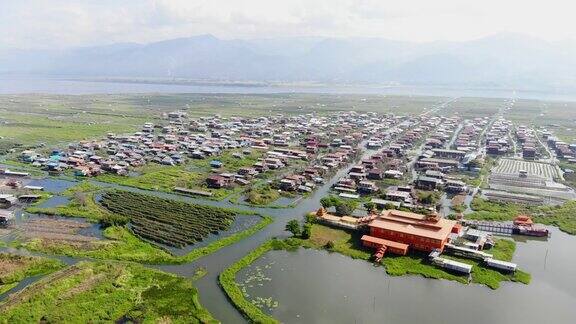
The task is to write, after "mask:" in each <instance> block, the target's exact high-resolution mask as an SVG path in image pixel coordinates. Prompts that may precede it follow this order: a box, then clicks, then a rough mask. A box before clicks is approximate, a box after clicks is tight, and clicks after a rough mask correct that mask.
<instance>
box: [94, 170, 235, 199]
mask: <svg viewBox="0 0 576 324" xmlns="http://www.w3.org/2000/svg"><path fill="white" fill-rule="evenodd" d="M135 172H136V173H140V175H136V176H121V175H116V174H110V173H106V174H102V175H99V176H97V177H96V180H99V181H102V182H109V183H116V184H119V185H122V186H127V187H133V188H138V189H142V190H150V191H162V192H169V193H173V192H174V187H182V188H187V189H196V190H202V191H207V192H211V193H212V197H210V199H215V200H221V199H224V198H226V197H228V196H229V195H230V194H232V193H234V192H236V191H238V190H237V189H233V188H221V189H213V188H208V187H207V186H206V184H205V183H204V181H205V179H206V177H205V176H203V175H202V174H201V173H199V172H191V171H188V170H186V169H185V168H184V166H165V165H159V164H150V163H149V164H147V165H145V166H143V167H140V168H137V169H136V170H135Z"/></svg>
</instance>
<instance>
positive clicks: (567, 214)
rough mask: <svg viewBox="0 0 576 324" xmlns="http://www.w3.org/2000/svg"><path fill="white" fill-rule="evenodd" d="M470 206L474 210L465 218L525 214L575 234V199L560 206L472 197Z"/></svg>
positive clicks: (508, 217)
mask: <svg viewBox="0 0 576 324" xmlns="http://www.w3.org/2000/svg"><path fill="white" fill-rule="evenodd" d="M470 206H471V208H472V209H473V210H474V212H473V213H471V214H468V215H466V218H467V219H476V220H491V221H510V220H513V219H514V217H516V216H518V215H519V214H527V215H530V216H531V217H532V219H533V220H534V222H536V223H540V224H544V225H552V226H556V227H558V228H559V229H560V230H561V231H563V232H565V233H568V234H571V235H576V201H568V202H566V203H564V205H560V206H528V205H519V204H512V203H499V202H492V201H488V200H485V199H482V198H474V199H473V200H472V203H471V204H470Z"/></svg>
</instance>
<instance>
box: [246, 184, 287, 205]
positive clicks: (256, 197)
mask: <svg viewBox="0 0 576 324" xmlns="http://www.w3.org/2000/svg"><path fill="white" fill-rule="evenodd" d="M278 198H280V193H279V192H278V190H274V189H273V188H271V187H270V186H269V185H266V186H260V187H252V188H250V189H249V190H248V192H247V193H246V201H247V202H249V203H250V204H252V205H258V206H263V205H268V204H270V203H272V202H274V201H276V200H277V199H278Z"/></svg>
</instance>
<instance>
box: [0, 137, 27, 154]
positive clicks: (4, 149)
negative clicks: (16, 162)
mask: <svg viewBox="0 0 576 324" xmlns="http://www.w3.org/2000/svg"><path fill="white" fill-rule="evenodd" d="M20 147H22V143H20V142H16V141H13V140H5V139H2V137H0V155H4V154H6V153H8V152H10V150H12V149H16V148H20Z"/></svg>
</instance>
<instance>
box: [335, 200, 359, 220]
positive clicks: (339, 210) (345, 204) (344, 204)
mask: <svg viewBox="0 0 576 324" xmlns="http://www.w3.org/2000/svg"><path fill="white" fill-rule="evenodd" d="M356 207H358V202H356V201H354V200H347V201H340V203H339V204H338V205H336V214H337V215H339V216H346V215H351V214H352V212H353V211H354V209H356Z"/></svg>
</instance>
